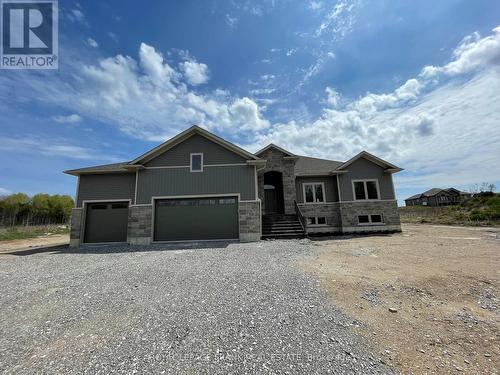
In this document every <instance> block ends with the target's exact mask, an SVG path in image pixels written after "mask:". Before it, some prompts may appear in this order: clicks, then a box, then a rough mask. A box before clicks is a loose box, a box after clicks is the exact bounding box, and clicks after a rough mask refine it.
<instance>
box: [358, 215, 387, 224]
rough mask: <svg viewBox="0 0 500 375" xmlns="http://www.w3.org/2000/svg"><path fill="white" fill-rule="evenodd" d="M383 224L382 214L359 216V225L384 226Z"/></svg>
mask: <svg viewBox="0 0 500 375" xmlns="http://www.w3.org/2000/svg"><path fill="white" fill-rule="evenodd" d="M382 223H383V221H382V215H380V214H374V215H359V216H358V224H359V225H370V224H382Z"/></svg>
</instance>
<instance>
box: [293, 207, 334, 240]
mask: <svg viewBox="0 0 500 375" xmlns="http://www.w3.org/2000/svg"><path fill="white" fill-rule="evenodd" d="M339 205H340V204H339V203H338V202H331V203H328V204H299V208H300V211H301V212H302V215H303V216H304V217H309V216H324V217H326V224H327V227H324V226H322V227H308V228H307V232H308V233H314V232H340V230H341V227H342V224H341V221H340V207H339Z"/></svg>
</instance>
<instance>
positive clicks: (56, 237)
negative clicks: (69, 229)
mask: <svg viewBox="0 0 500 375" xmlns="http://www.w3.org/2000/svg"><path fill="white" fill-rule="evenodd" d="M68 243H69V234H51V235H47V236H39V237H34V238H25V239H21V240H9V241H0V253H7V252H11V251H16V250H24V249H34V248H38V247H45V246H57V245H65V244H68Z"/></svg>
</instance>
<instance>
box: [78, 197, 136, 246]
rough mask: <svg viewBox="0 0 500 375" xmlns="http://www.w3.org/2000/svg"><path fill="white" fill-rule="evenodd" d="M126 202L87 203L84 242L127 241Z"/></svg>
mask: <svg viewBox="0 0 500 375" xmlns="http://www.w3.org/2000/svg"><path fill="white" fill-rule="evenodd" d="M127 222H128V203H127V202H109V203H101V202H99V203H87V213H86V216H85V236H84V239H85V241H84V242H85V243H101V242H127Z"/></svg>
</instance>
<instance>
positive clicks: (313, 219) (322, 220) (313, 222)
mask: <svg viewBox="0 0 500 375" xmlns="http://www.w3.org/2000/svg"><path fill="white" fill-rule="evenodd" d="M307 225H308V226H319V225H326V217H324V216H309V217H308V218H307Z"/></svg>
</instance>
